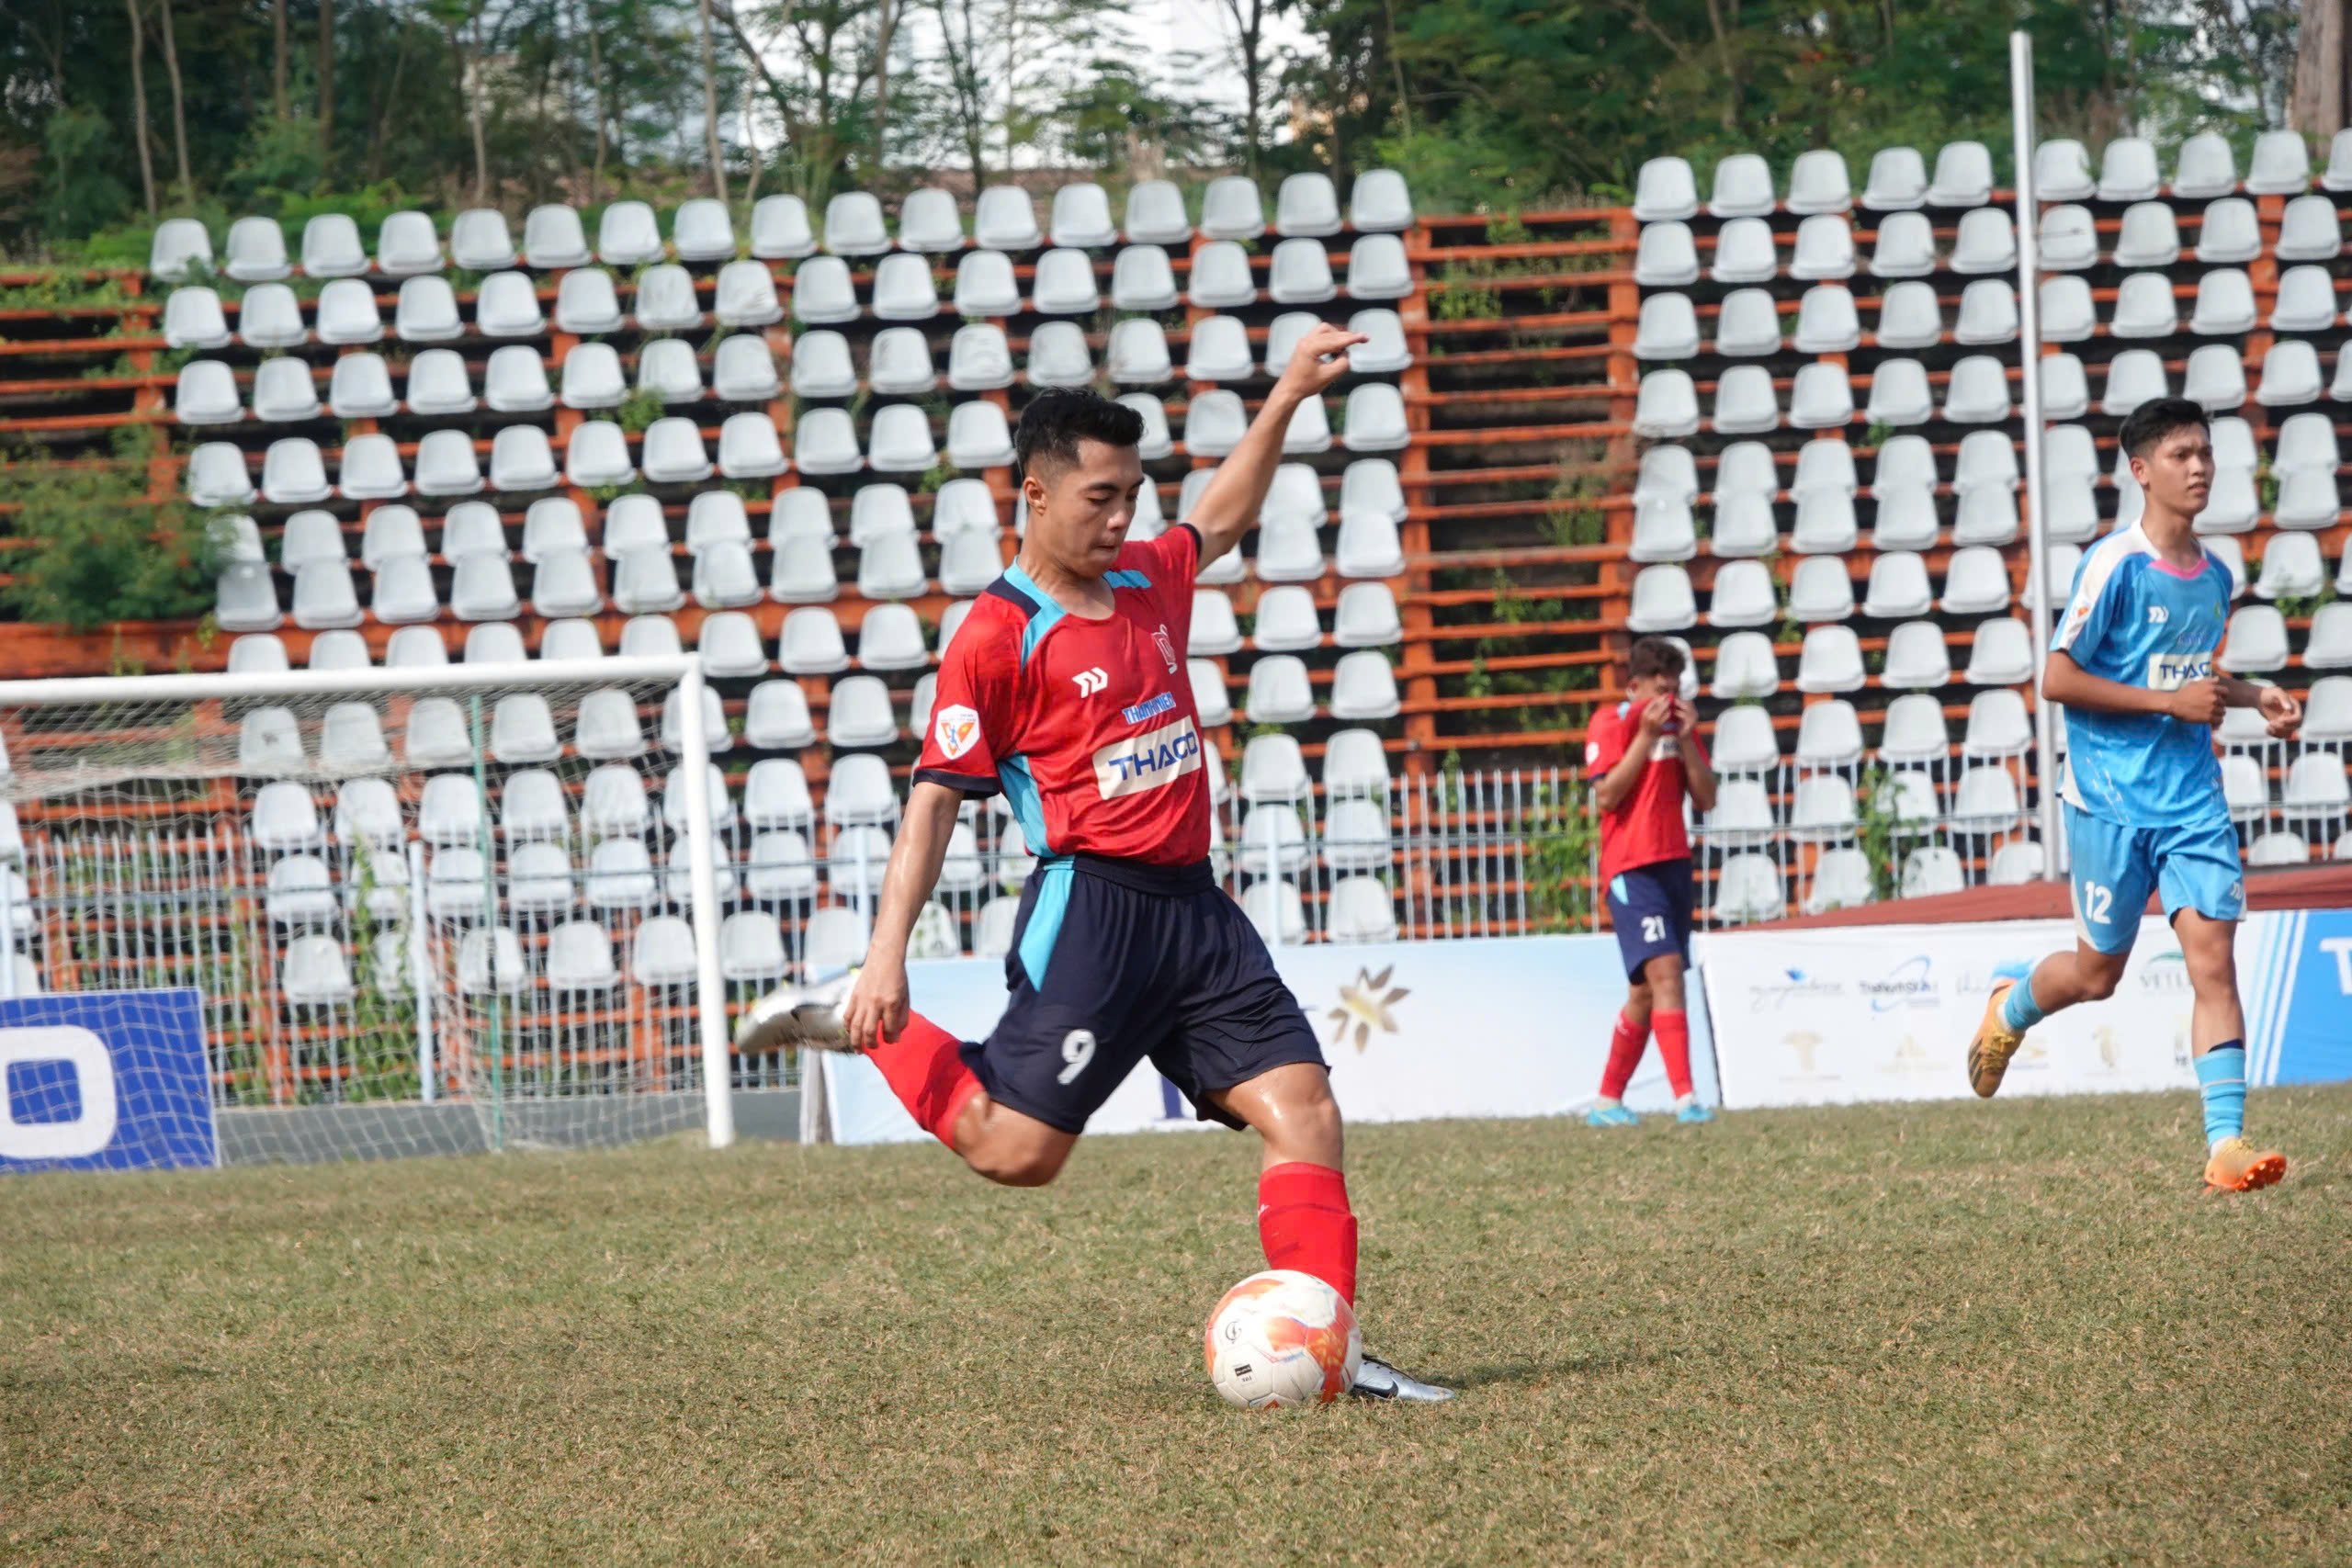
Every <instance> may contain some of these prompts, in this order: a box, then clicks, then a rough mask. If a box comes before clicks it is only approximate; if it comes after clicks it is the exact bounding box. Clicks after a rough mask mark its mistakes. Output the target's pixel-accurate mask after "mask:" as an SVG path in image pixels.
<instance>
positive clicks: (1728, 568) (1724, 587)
mask: <svg viewBox="0 0 2352 1568" xmlns="http://www.w3.org/2000/svg"><path fill="white" fill-rule="evenodd" d="M1650 570H1676V571H1679V570H1680V569H1679V568H1672V569H1659V568H1652V569H1650ZM1642 575H1643V576H1644V577H1646V576H1647V575H1648V572H1647V571H1645V572H1644V573H1643V574H1642ZM1686 581H1687V580H1686ZM1641 583H1642V578H1641V577H1637V578H1635V579H1634V590H1635V597H1634V605H1635V608H1636V610H1637V611H1638V610H1639V609H1640V608H1641V605H1642V601H1641V598H1640V588H1641ZM1780 615H1781V605H1780V600H1779V597H1778V596H1777V595H1776V594H1775V593H1774V592H1773V589H1772V574H1771V572H1770V570H1768V569H1767V568H1766V567H1765V566H1764V565H1763V563H1762V562H1760V561H1757V560H1735V561H1732V562H1730V563H1729V564H1727V565H1725V566H1724V568H1723V569H1722V570H1719V571H1717V572H1716V573H1715V582H1714V588H1713V591H1712V592H1710V593H1709V595H1708V598H1707V624H1708V625H1709V626H1715V627H1719V628H1724V627H1733V626H1768V625H1770V624H1771V623H1772V622H1774V621H1777V620H1778V619H1779V618H1780ZM1635 629H1639V628H1635Z"/></svg>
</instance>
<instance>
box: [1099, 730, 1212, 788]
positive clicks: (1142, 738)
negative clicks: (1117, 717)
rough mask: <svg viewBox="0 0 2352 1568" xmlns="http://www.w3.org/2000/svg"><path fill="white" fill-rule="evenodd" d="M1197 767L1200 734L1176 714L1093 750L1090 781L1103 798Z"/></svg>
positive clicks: (1149, 785)
mask: <svg viewBox="0 0 2352 1568" xmlns="http://www.w3.org/2000/svg"><path fill="white" fill-rule="evenodd" d="M1200 767H1201V738H1200V735H1199V734H1198V732H1196V731H1195V730H1194V729H1193V721H1192V720H1191V719H1189V718H1180V719H1178V720H1177V721H1176V722H1175V723H1173V724H1169V725H1162V726H1161V727H1160V728H1158V729H1148V730H1146V731H1145V732H1144V733H1143V734H1141V735H1135V736H1130V737H1128V738H1127V739H1125V740H1114V741H1113V742H1112V743H1111V744H1110V745H1108V746H1105V747H1103V748H1102V749H1101V750H1097V751H1096V752H1095V753H1094V784H1095V787H1096V788H1097V789H1098V790H1100V791H1101V792H1102V795H1103V799H1105V800H1116V799H1117V798H1119V796H1121V795H1139V794H1141V793H1142V792H1143V791H1145V790H1148V789H1159V787H1160V786H1162V785H1163V784H1173V783H1175V782H1176V781H1177V780H1178V779H1180V778H1182V777H1183V776H1184V775H1185V774H1186V773H1198V772H1199V771H1200Z"/></svg>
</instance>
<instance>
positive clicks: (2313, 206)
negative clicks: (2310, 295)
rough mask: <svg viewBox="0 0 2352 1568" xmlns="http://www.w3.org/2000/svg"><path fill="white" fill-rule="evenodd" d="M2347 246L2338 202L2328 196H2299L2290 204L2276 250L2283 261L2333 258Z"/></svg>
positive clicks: (2327, 260) (2311, 260) (2330, 259)
mask: <svg viewBox="0 0 2352 1568" xmlns="http://www.w3.org/2000/svg"><path fill="white" fill-rule="evenodd" d="M2343 249H2344V231H2343V226H2342V224H2341V223H2340V222H2338V220H2337V219H2336V214H2335V201H2334V200H2332V199H2331V198H2330V197H2324V196H2299V197H2295V199H2294V200H2292V201H2290V202H2289V203H2288V204H2287V209H2286V211H2285V213H2284V214H2282V215H2281V217H2280V219H2279V222H2278V243H2277V245H2276V246H2275V247H2274V248H2273V251H2272V254H2273V255H2274V256H2276V257H2277V259H2278V260H2279V261H2282V262H2332V261H2334V260H2335V258H2336V257H2337V256H2338V255H2339V254H2342V252H2343Z"/></svg>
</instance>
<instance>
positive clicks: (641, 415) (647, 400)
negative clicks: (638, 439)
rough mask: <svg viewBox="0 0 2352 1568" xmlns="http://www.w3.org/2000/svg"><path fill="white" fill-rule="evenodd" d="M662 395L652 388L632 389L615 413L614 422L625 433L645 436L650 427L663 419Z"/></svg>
mask: <svg viewBox="0 0 2352 1568" xmlns="http://www.w3.org/2000/svg"><path fill="white" fill-rule="evenodd" d="M661 417H662V394H661V393H659V392H657V391H655V390H653V389H651V388H650V387H637V388H633V389H631V390H630V392H629V394H628V397H626V398H623V399H622V400H621V404H620V407H619V408H617V409H616V410H614V411H613V420H614V423H616V424H618V425H619V426H620V427H621V429H622V430H623V431H624V432H625V433H627V434H630V435H639V434H644V432H645V428H646V427H647V426H648V425H650V424H651V423H653V422H654V421H655V420H657V419H660V418H661Z"/></svg>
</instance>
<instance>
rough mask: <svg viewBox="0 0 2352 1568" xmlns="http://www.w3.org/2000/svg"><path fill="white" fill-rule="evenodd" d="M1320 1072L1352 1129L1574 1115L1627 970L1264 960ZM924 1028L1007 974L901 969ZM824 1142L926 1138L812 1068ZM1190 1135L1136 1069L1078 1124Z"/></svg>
mask: <svg viewBox="0 0 2352 1568" xmlns="http://www.w3.org/2000/svg"><path fill="white" fill-rule="evenodd" d="M1274 964H1275V967H1276V968H1278V969H1280V970H1281V972H1282V976H1283V979H1284V980H1285V981H1286V982H1288V983H1289V986H1290V988H1291V989H1292V991H1294V992H1295V993H1296V995H1297V997H1298V1000H1299V1005H1300V1006H1301V1007H1303V1008H1304V1009H1305V1010H1306V1016H1307V1019H1308V1021H1310V1022H1312V1023H1313V1024H1314V1025H1315V1029H1316V1033H1317V1038H1319V1039H1320V1040H1321V1041H1322V1043H1323V1052H1324V1055H1325V1056H1326V1058H1327V1059H1328V1060H1329V1062H1330V1064H1331V1089H1332V1092H1333V1093H1334V1094H1335V1095H1336V1096H1337V1097H1338V1099H1339V1101H1340V1112H1341V1114H1342V1115H1344V1116H1345V1117H1346V1118H1347V1119H1348V1120H1349V1121H1351V1122H1406V1121H1419V1120H1421V1119H1424V1118H1429V1117H1440V1116H1541V1115H1558V1114H1564V1113H1577V1112H1581V1111H1585V1110H1587V1109H1588V1108H1589V1107H1590V1105H1591V1104H1592V1101H1593V1099H1594V1097H1595V1096H1596V1095H1597V1093H1598V1092H1599V1086H1600V1070H1601V1066H1602V1065H1603V1064H1604V1063H1605V1061H1606V1060H1607V1058H1608V1055H1609V1035H1610V1031H1611V1029H1612V1028H1613V1027H1614V1025H1615V1023H1616V1019H1617V1011H1618V1009H1619V1008H1620V1007H1622V1006H1623V1003H1624V1000H1625V970H1624V966H1623V963H1622V961H1621V960H1620V959H1619V957H1618V949H1617V942H1616V939H1615V938H1613V937H1607V936H1535V937H1502V938H1494V939H1482V940H1472V941H1462V942H1395V943H1377V944H1369V945H1363V946H1358V945H1352V944H1350V945H1340V944H1331V945H1324V946H1315V947H1283V948H1276V949H1275V950H1274ZM907 979H908V985H909V988H910V992H911V993H912V996H913V998H914V1004H915V1007H916V1008H917V1009H918V1010H920V1011H921V1012H922V1014H923V1016H924V1017H926V1018H929V1019H931V1020H932V1021H934V1022H936V1023H938V1024H939V1025H940V1026H941V1027H942V1028H944V1029H950V1030H954V1031H955V1032H957V1033H959V1034H962V1035H963V1036H965V1037H966V1038H967V1039H978V1038H979V1037H980V1036H982V1035H985V1034H986V1033H987V1032H989V1029H991V1028H992V1027H994V1025H995V1023H996V1020H997V1018H998V1016H999V1014H1001V1012H1002V1011H1003V1009H1004V997H1005V992H1004V965H1003V964H1001V962H998V961H996V960H993V959H990V960H979V959H963V960H946V961H942V962H935V963H917V964H909V965H908V966H907ZM1699 994H1700V992H1699V986H1698V983H1697V980H1696V978H1695V977H1694V978H1693V979H1692V981H1691V987H1690V995H1691V1068H1692V1072H1693V1075H1694V1076H1695V1077H1696V1079H1697V1086H1696V1087H1697V1089H1698V1093H1699V1097H1700V1098H1701V1099H1702V1100H1706V1101H1708V1102H1709V1103H1711V1104H1712V1103H1715V1102H1716V1099H1717V1096H1716V1092H1715V1081H1714V1055H1713V1049H1712V1047H1711V1043H1710V1041H1709V1038H1708V1034H1707V1028H1706V1021H1705V1017H1704V1011H1705V1010H1704V1008H1703V1007H1702V1005H1701V1004H1700V1001H1699ZM818 1059H819V1060H820V1062H821V1066H822V1070H823V1071H824V1073H825V1094H826V1103H827V1106H828V1109H829V1111H830V1116H831V1136H832V1138H833V1141H835V1142H837V1143H843V1144H859V1143H887V1142H896V1141H900V1140H911V1139H920V1138H922V1137H925V1136H928V1134H924V1133H923V1132H922V1130H921V1129H919V1128H917V1127H916V1126H915V1124H914V1121H913V1119H912V1118H911V1117H910V1116H909V1115H908V1114H907V1113H906V1111H904V1110H903V1109H901V1108H900V1106H899V1102H898V1100H895V1099H894V1098H892V1096H891V1094H890V1091H889V1088H888V1085H886V1084H885V1083H884V1082H883V1081H882V1075H881V1074H880V1073H878V1072H876V1070H875V1068H874V1066H873V1065H872V1064H871V1063H869V1062H867V1061H866V1060H865V1059H864V1058H863V1057H856V1056H839V1055H826V1056H823V1057H821V1058H818ZM1625 1100H1626V1103H1627V1104H1628V1105H1629V1106H1631V1107H1632V1108H1633V1109H1634V1110H1635V1111H1663V1110H1666V1109H1668V1107H1669V1106H1670V1105H1671V1104H1672V1103H1673V1097H1672V1095H1671V1094H1670V1093H1669V1092H1668V1088H1667V1083H1666V1073H1665V1069H1664V1068H1663V1067H1662V1066H1660V1064H1659V1061H1658V1056H1657V1050H1656V1048H1655V1046H1653V1047H1652V1049H1651V1050H1650V1052H1649V1053H1648V1054H1647V1055H1645V1057H1644V1058H1643V1062H1642V1066H1641V1068H1640V1070H1639V1071H1638V1072H1637V1073H1636V1074H1635V1075H1634V1081H1633V1084H1632V1086H1631V1087H1630V1088H1629V1089H1628V1090H1627V1091H1626V1095H1625ZM1196 1125H1200V1123H1198V1122H1195V1120H1194V1118H1193V1109H1192V1107H1191V1106H1189V1105H1187V1104H1186V1103H1185V1102H1184V1100H1183V1099H1182V1096H1180V1095H1179V1094H1178V1093H1177V1092H1176V1089H1175V1088H1174V1086H1172V1085H1170V1084H1169V1083H1168V1082H1167V1080H1165V1079H1164V1078H1162V1077H1160V1076H1159V1073H1157V1072H1155V1071H1153V1070H1152V1067H1151V1065H1150V1064H1149V1063H1148V1062H1146V1063H1144V1064H1142V1065H1141V1066H1137V1067H1136V1070H1135V1072H1134V1073H1133V1074H1132V1075H1130V1077H1128V1078H1127V1080H1126V1081H1125V1083H1123V1084H1121V1085H1120V1086H1119V1089H1117V1091H1116V1092H1114V1094H1113V1095H1112V1097H1111V1099H1110V1100H1109V1102H1108V1103H1106V1104H1105V1105H1104V1106H1103V1109H1102V1110H1101V1111H1097V1112H1096V1113H1095V1115H1094V1117H1093V1119H1092V1120H1091V1121H1090V1122H1088V1123H1087V1130H1088V1131H1089V1132H1091V1133H1106V1132H1121V1133H1126V1132H1142V1131H1147V1130H1151V1129H1156V1128H1165V1129H1170V1130H1172V1129H1176V1128H1186V1127H1193V1126H1196Z"/></svg>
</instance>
